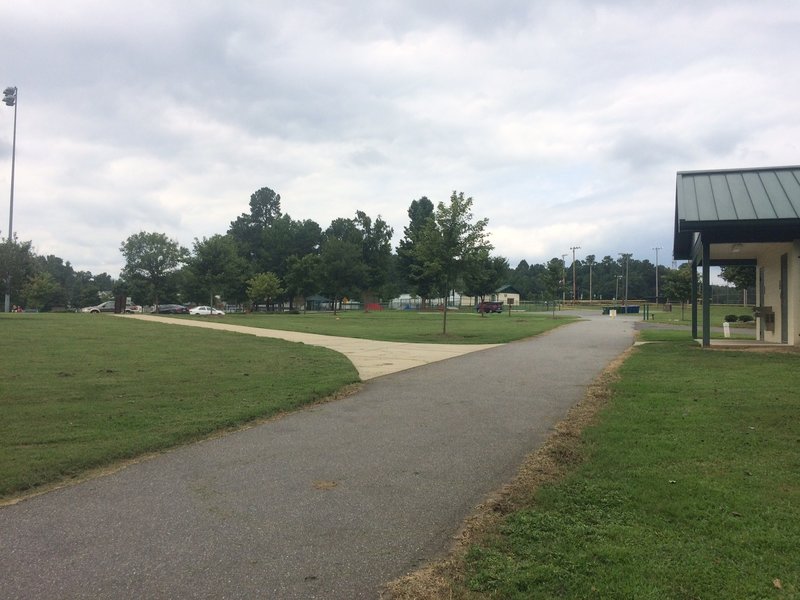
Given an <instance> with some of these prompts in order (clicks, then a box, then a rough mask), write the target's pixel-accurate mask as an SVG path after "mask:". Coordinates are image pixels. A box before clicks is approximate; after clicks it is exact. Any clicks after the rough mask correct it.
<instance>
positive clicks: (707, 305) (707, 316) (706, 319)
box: [703, 241, 711, 348]
mask: <svg viewBox="0 0 800 600" xmlns="http://www.w3.org/2000/svg"><path fill="white" fill-rule="evenodd" d="M710 263H711V246H710V244H708V243H707V242H705V241H704V242H703V348H708V347H709V346H711V264H710Z"/></svg>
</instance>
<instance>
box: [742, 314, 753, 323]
mask: <svg viewBox="0 0 800 600" xmlns="http://www.w3.org/2000/svg"><path fill="white" fill-rule="evenodd" d="M739 320H740V321H741V322H742V323H749V322H750V321H752V320H753V315H739Z"/></svg>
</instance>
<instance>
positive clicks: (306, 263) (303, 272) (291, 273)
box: [284, 254, 320, 306]
mask: <svg viewBox="0 0 800 600" xmlns="http://www.w3.org/2000/svg"><path fill="white" fill-rule="evenodd" d="M287 266H288V269H287V271H286V277H285V279H284V281H285V283H286V291H287V292H288V293H289V304H290V306H291V305H293V303H294V298H295V297H299V298H301V299H302V302H303V304H304V305H305V299H306V298H307V297H308V296H310V295H311V294H313V293H314V292H316V291H317V290H318V289H319V283H318V274H319V270H320V257H319V255H318V254H306V255H305V256H301V257H297V256H290V257H289V260H288V263H287Z"/></svg>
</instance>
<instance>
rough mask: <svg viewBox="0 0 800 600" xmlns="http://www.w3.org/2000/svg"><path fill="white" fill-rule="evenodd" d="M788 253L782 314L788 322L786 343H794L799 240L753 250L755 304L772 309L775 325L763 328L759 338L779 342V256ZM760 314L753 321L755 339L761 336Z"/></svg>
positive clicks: (799, 339)
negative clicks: (754, 321) (784, 313)
mask: <svg viewBox="0 0 800 600" xmlns="http://www.w3.org/2000/svg"><path fill="white" fill-rule="evenodd" d="M783 254H787V255H788V271H787V281H786V291H787V294H788V296H787V297H788V310H787V315H786V318H787V320H788V326H789V340H788V343H789V344H791V345H796V344H798V343H800V336H798V331H797V328H798V324H799V323H800V321H798V318H800V314H799V313H798V311H799V310H800V307H799V306H798V305H800V297H799V295H798V290H799V289H800V259H798V255H799V254H800V241H798V240H796V241H795V242H794V243H786V244H769V245H764V247H763V249H762V250H761V251H760V252H759V253H758V254H757V256H756V258H757V260H758V266H757V268H756V306H769V307H771V308H772V311H773V312H774V313H775V327H774V330H773V331H767V330H766V327H765V328H764V336H763V341H765V342H773V343H781V327H782V319H783V318H784V316H783V315H782V314H781V256H782V255H783ZM762 271H763V277H764V281H763V287H764V297H763V300H762V297H761V287H762V281H761V275H762ZM762 319H763V317H760V318H759V319H757V321H756V332H757V337H758V339H762V338H761V329H762V323H761V321H762Z"/></svg>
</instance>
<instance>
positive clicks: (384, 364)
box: [123, 315, 499, 381]
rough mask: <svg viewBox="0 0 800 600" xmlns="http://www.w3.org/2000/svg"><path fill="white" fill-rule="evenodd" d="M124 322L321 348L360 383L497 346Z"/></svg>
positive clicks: (184, 322) (216, 324) (215, 323)
mask: <svg viewBox="0 0 800 600" xmlns="http://www.w3.org/2000/svg"><path fill="white" fill-rule="evenodd" d="M123 318H125V319H142V320H145V321H157V322H159V323H166V324H169V325H180V326H187V327H205V328H208V329H218V330H224V331H235V332H237V333H244V334H248V335H255V336H258V337H270V338H277V339H281V340H286V341H288V342H300V343H303V344H309V345H312V346H323V347H325V348H330V349H331V350H335V351H336V352H340V353H342V354H344V355H345V356H346V357H347V358H349V359H350V362H352V363H353V365H354V366H355V367H356V369H357V370H358V375H359V377H361V379H362V381H367V380H369V379H374V378H375V377H380V376H382V375H388V374H389V373H397V372H398V371H405V370H406V369H412V368H414V367H419V366H422V365H427V364H429V363H432V362H438V361H440V360H446V359H448V358H453V357H455V356H463V355H464V354H469V353H471V352H478V351H480V350H487V349H489V348H495V347H496V346H498V345H499V344H411V343H401V342H381V341H376V340H363V339H359V338H346V337H337V336H332V335H319V334H315V333H303V332H299V331H282V330H280V329H264V328H262V327H247V326H244V325H234V324H231V323H226V322H225V321H224V320H205V321H199V320H194V319H175V318H170V317H159V316H157V315H125V316H124V317H123Z"/></svg>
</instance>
